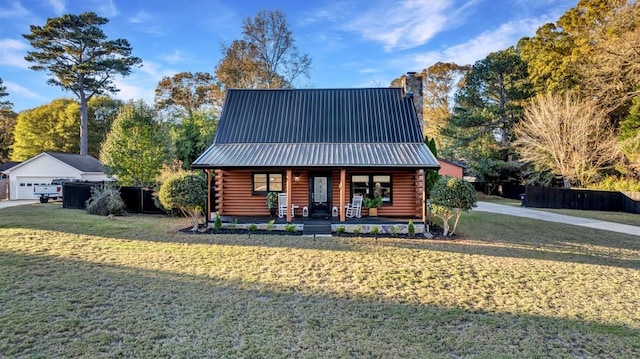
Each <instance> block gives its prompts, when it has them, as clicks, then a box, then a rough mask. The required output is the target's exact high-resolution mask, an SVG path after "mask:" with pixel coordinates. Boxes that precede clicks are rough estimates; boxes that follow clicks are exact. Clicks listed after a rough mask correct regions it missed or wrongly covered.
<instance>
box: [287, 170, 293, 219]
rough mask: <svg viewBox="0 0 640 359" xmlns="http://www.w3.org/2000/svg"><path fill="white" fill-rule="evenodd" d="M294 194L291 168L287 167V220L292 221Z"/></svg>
mask: <svg viewBox="0 0 640 359" xmlns="http://www.w3.org/2000/svg"><path fill="white" fill-rule="evenodd" d="M292 195H293V193H292V187H291V169H290V168H289V169H287V222H291V212H292V211H293V208H291V204H292V203H293V199H292V198H291V196H292Z"/></svg>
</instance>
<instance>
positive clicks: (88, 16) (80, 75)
mask: <svg viewBox="0 0 640 359" xmlns="http://www.w3.org/2000/svg"><path fill="white" fill-rule="evenodd" d="M108 21H109V20H108V19H106V18H103V17H100V16H98V15H96V14H95V13H93V12H85V13H82V14H80V15H73V14H67V15H63V16H61V17H56V18H49V19H47V22H46V24H45V25H44V26H36V25H31V27H30V30H31V32H30V33H29V34H24V35H23V37H24V38H25V39H27V40H29V43H30V44H31V46H32V47H33V48H34V49H35V50H34V51H29V52H27V56H25V60H27V61H29V62H32V63H35V65H32V66H31V67H30V69H32V70H36V71H47V72H48V73H49V74H50V75H51V76H52V77H50V78H49V80H47V83H48V84H50V85H54V86H60V87H62V88H63V89H64V90H67V91H71V92H72V93H73V94H74V95H75V96H76V97H77V98H78V99H79V102H80V129H79V131H78V132H79V137H80V146H79V149H80V154H81V155H86V154H88V152H89V132H88V123H89V114H88V101H89V100H90V99H91V98H92V97H93V96H96V95H100V94H104V93H110V92H111V93H114V92H117V91H118V89H117V88H116V87H115V85H114V83H113V79H114V77H115V76H116V75H122V76H127V75H129V74H130V73H131V67H133V66H137V65H139V64H141V63H142V60H140V59H139V58H137V57H133V56H131V50H132V49H131V46H130V45H129V42H128V41H127V40H125V39H117V40H106V38H107V37H106V35H105V34H104V32H103V31H102V29H101V26H103V25H105V24H106V23H107V22H108Z"/></svg>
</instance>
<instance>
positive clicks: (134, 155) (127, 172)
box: [100, 100, 171, 187]
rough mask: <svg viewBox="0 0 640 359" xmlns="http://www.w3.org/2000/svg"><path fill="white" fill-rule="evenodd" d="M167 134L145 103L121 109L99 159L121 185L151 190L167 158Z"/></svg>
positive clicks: (134, 103) (135, 103) (140, 102)
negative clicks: (149, 188)
mask: <svg viewBox="0 0 640 359" xmlns="http://www.w3.org/2000/svg"><path fill="white" fill-rule="evenodd" d="M170 155H171V151H170V140H169V135H168V133H167V131H166V129H165V127H164V126H163V124H162V123H161V122H160V121H158V119H157V115H156V111H155V110H154V109H153V108H151V107H150V106H149V105H147V104H146V103H145V102H144V101H142V100H140V101H130V102H128V103H127V104H126V105H124V106H123V107H122V109H121V110H120V113H119V115H118V117H117V118H116V120H115V121H114V123H113V125H112V127H111V131H110V132H109V134H108V135H107V138H106V140H105V142H104V144H103V146H102V150H101V152H100V159H101V160H102V163H104V165H105V167H106V169H107V172H109V173H110V174H113V175H116V176H117V178H118V183H119V184H120V185H123V186H140V187H153V186H154V185H155V184H156V178H157V177H158V175H159V174H160V172H161V170H162V167H163V165H164V164H166V163H167V162H168V160H169V159H170V157H171V156H170Z"/></svg>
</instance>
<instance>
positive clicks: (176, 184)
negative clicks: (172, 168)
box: [158, 172, 207, 231]
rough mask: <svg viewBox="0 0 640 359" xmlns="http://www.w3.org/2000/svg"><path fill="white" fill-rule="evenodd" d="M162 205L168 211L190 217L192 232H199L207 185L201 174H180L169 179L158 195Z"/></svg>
mask: <svg viewBox="0 0 640 359" xmlns="http://www.w3.org/2000/svg"><path fill="white" fill-rule="evenodd" d="M158 198H159V199H160V203H162V205H163V206H164V207H165V208H167V209H178V210H179V211H180V212H182V214H184V215H185V216H187V217H189V218H190V219H191V222H192V224H193V227H192V228H191V230H192V231H197V230H198V224H199V218H200V215H201V213H202V210H203V209H204V208H205V205H206V204H205V203H206V198H207V183H206V181H205V178H204V176H203V175H202V174H201V173H195V172H180V173H177V174H176V175H174V176H172V177H170V178H169V179H167V180H166V181H165V182H164V183H163V184H162V186H160V192H159V193H158Z"/></svg>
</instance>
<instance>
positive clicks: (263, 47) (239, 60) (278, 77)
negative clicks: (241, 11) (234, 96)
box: [215, 10, 311, 89]
mask: <svg viewBox="0 0 640 359" xmlns="http://www.w3.org/2000/svg"><path fill="white" fill-rule="evenodd" d="M222 54H223V55H224V58H223V59H222V60H221V61H220V63H218V66H217V67H216V71H215V72H216V77H217V78H218V80H219V81H220V82H221V83H222V84H223V86H224V88H225V89H227V88H234V87H236V88H283V87H284V88H286V87H294V86H295V84H296V81H297V80H298V79H299V78H300V77H301V76H305V77H308V76H309V69H310V67H311V58H310V57H309V56H308V55H307V54H303V53H300V52H299V50H298V48H297V46H296V45H295V39H294V38H293V32H292V31H291V30H290V29H289V24H288V23H287V21H286V17H285V15H284V13H283V12H282V11H280V10H275V11H260V12H259V13H258V14H257V15H256V17H255V18H251V17H248V18H246V19H245V20H244V21H243V39H242V40H235V41H234V42H232V44H231V45H230V46H228V47H227V46H223V48H222Z"/></svg>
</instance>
